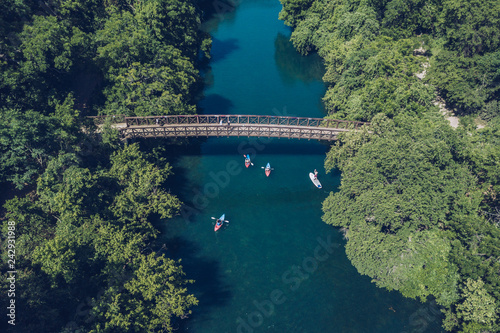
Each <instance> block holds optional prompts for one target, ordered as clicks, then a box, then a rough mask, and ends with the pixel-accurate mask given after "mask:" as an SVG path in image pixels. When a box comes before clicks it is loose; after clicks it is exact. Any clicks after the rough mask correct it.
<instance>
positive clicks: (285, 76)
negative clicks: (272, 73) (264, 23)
mask: <svg viewBox="0 0 500 333" xmlns="http://www.w3.org/2000/svg"><path fill="white" fill-rule="evenodd" d="M274 48H275V51H274V61H275V62H276V67H277V68H278V71H279V74H280V77H281V79H282V80H283V82H284V83H286V84H293V83H295V82H296V81H302V82H305V83H309V82H317V81H321V79H322V77H323V75H324V73H325V67H324V65H323V60H322V59H321V57H320V56H319V55H318V54H316V53H313V54H309V55H307V56H302V55H301V54H300V53H299V52H297V50H295V47H294V46H293V44H292V42H291V41H290V40H289V38H288V37H287V36H285V35H284V34H282V33H278V35H277V36H276V39H275V40H274Z"/></svg>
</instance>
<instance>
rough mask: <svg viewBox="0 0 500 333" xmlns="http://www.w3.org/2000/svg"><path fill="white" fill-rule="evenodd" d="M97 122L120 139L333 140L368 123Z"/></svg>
mask: <svg viewBox="0 0 500 333" xmlns="http://www.w3.org/2000/svg"><path fill="white" fill-rule="evenodd" d="M91 118H93V119H94V122H95V123H96V124H97V125H100V124H103V123H104V122H105V121H110V122H111V123H112V124H113V127H115V128H117V129H118V130H119V131H120V133H121V135H122V138H123V139H128V138H139V137H141V138H159V137H229V136H233V137H240V136H246V137H276V138H288V139H308V140H310V139H315V140H328V141H331V140H335V139H336V138H337V135H338V134H339V133H341V132H347V131H351V130H359V129H361V128H362V127H363V126H369V125H370V124H369V123H364V122H357V121H347V120H334V119H323V118H304V117H281V116H259V115H175V116H149V117H125V116H123V115H115V116H97V117H91Z"/></svg>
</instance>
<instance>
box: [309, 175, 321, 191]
mask: <svg viewBox="0 0 500 333" xmlns="http://www.w3.org/2000/svg"><path fill="white" fill-rule="evenodd" d="M309 178H311V181H312V182H313V184H314V185H315V186H316V187H317V188H321V183H320V182H319V180H318V178H316V177H314V173H312V172H309Z"/></svg>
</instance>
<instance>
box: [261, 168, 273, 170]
mask: <svg viewBox="0 0 500 333" xmlns="http://www.w3.org/2000/svg"><path fill="white" fill-rule="evenodd" d="M260 168H261V169H265V168H266V167H260ZM271 170H274V168H271Z"/></svg>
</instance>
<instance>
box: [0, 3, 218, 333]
mask: <svg viewBox="0 0 500 333" xmlns="http://www.w3.org/2000/svg"><path fill="white" fill-rule="evenodd" d="M199 24H200V12H199V10H198V8H197V6H196V4H195V2H194V1H180V0H147V1H129V0H123V1H122V0H118V1H114V0H112V1H108V0H106V1H102V0H89V1H87V0H85V1H83V0H54V1H31V0H20V1H14V0H12V1H11V0H7V1H3V2H2V3H1V4H0V106H1V107H0V182H1V183H2V188H3V186H4V184H6V183H10V184H12V185H14V186H15V187H17V188H18V189H23V191H24V192H20V195H22V196H21V197H14V198H12V199H11V200H8V201H7V202H6V203H2V205H3V208H4V210H3V211H2V213H1V214H2V216H0V220H1V221H2V234H3V235H7V232H8V227H9V225H8V221H9V220H13V221H16V250H18V251H17V253H16V261H17V262H16V269H17V271H18V275H17V276H16V287H18V290H19V291H18V292H16V302H17V304H18V305H17V306H18V308H17V310H18V311H19V313H25V314H30V315H29V316H22V318H21V316H19V317H20V319H19V320H18V321H17V322H16V326H15V327H14V328H10V329H11V331H12V329H14V330H13V332H34V331H37V332H77V331H80V332H102V331H109V332H117V331H120V332H140V331H143V332H145V331H168V332H171V331H172V327H173V325H174V321H175V320H177V318H184V317H185V316H187V315H188V314H189V313H190V308H191V307H192V306H194V305H196V304H197V300H196V299H195V298H194V296H193V295H191V294H190V293H189V291H188V290H187V284H189V283H190V282H192V281H191V280H188V279H185V277H184V273H183V271H182V266H181V265H180V263H179V261H174V260H171V259H169V258H167V257H165V254H164V253H163V254H160V253H158V252H157V250H158V249H159V248H160V247H159V246H156V245H155V244H154V242H155V237H156V235H157V233H158V231H157V229H156V228H155V227H154V226H153V224H152V222H157V221H158V220H159V219H162V221H166V220H168V219H169V218H171V217H172V216H174V215H175V214H177V212H178V210H179V207H180V204H181V203H180V201H179V199H178V198H177V197H176V196H174V195H172V194H170V191H169V189H168V188H167V187H166V181H167V178H168V177H169V176H171V174H172V173H171V168H170V166H169V165H168V164H167V163H165V161H164V160H163V159H162V158H161V154H157V153H158V151H155V152H154V153H151V154H145V153H143V151H142V149H141V148H140V147H139V145H138V144H134V145H125V144H124V143H123V142H120V141H119V140H118V139H117V136H116V131H115V130H113V129H112V128H110V127H109V124H107V123H106V124H105V125H104V126H103V127H101V128H99V129H97V128H96V127H95V126H94V125H93V124H90V123H89V121H87V120H86V119H85V116H88V115H96V114H98V113H104V114H106V113H107V114H117V113H123V114H128V115H153V114H157V115H158V114H189V113H194V112H196V108H195V106H194V104H195V103H194V99H195V93H196V91H197V89H198V88H199V84H200V77H199V74H198V69H197V67H198V63H199V61H201V60H202V57H203V56H208V52H209V49H210V38H209V36H208V35H207V34H206V33H204V32H202V31H201V30H200V29H198V27H199ZM203 53H204V55H203ZM26 194H27V195H26ZM2 241H3V238H2ZM1 256H2V271H3V272H4V271H7V269H6V268H7V259H9V255H8V252H7V251H6V248H2V251H1ZM6 277H7V276H6V275H2V281H3V282H2V284H1V285H2V290H3V291H5V290H6V289H5V288H7V289H8V283H7V279H6ZM6 294H7V293H6V292H2V295H6ZM5 300H6V298H5V297H2V299H1V301H2V304H4V303H3V302H4V301H5ZM2 306H3V305H2ZM82 306H84V307H85V308H86V309H87V310H86V311H81V308H82Z"/></svg>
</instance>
